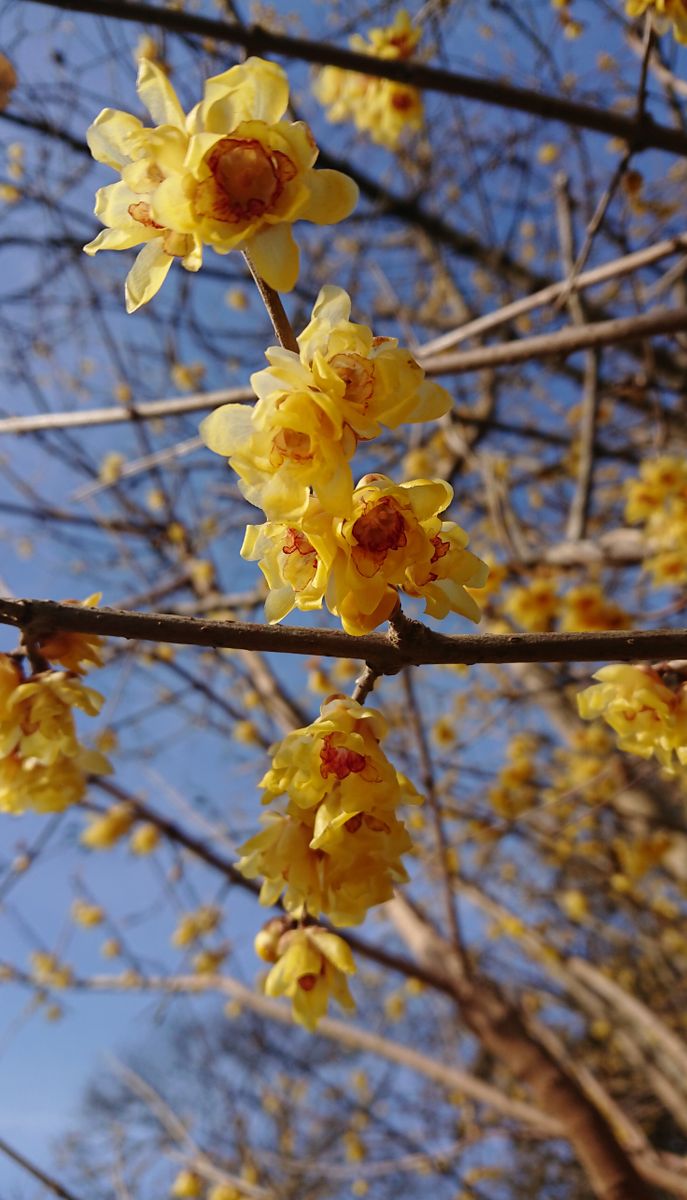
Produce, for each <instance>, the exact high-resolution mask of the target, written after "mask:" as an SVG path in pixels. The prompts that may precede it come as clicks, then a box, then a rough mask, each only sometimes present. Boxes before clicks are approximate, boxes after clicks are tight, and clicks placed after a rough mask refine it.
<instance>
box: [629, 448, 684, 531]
mask: <svg viewBox="0 0 687 1200" xmlns="http://www.w3.org/2000/svg"><path fill="white" fill-rule="evenodd" d="M625 494H626V504H625V518H626V520H628V521H630V522H631V523H633V524H634V523H636V522H639V521H649V520H650V519H651V518H652V517H654V516H656V515H657V514H658V515H659V516H660V514H661V512H662V511H663V510H664V508H665V506H666V502H668V501H671V500H673V499H683V500H686V499H687V461H685V459H684V458H678V457H676V456H671V455H667V454H664V455H662V456H661V457H659V458H653V459H648V460H647V461H646V462H643V463H642V465H641V467H640V468H639V479H631V480H629V481H628V482H627V484H626V488H625Z"/></svg>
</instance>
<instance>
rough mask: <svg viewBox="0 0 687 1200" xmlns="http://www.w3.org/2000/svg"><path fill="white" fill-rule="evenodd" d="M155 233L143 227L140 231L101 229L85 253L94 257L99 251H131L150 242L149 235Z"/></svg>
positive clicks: (132, 229)
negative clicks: (143, 243) (142, 243)
mask: <svg viewBox="0 0 687 1200" xmlns="http://www.w3.org/2000/svg"><path fill="white" fill-rule="evenodd" d="M154 233H155V230H154V229H144V227H143V225H139V226H138V229H135V228H133V227H132V228H130V229H101V231H100V233H99V234H98V236H97V237H94V238H93V241H92V242H88V244H87V245H86V246H84V251H85V253H86V254H90V255H91V256H92V255H94V254H97V253H98V251H99V250H130V249H131V247H132V246H140V244H141V242H147V241H149V240H150V239H149V237H148V236H147V235H151V236H152V235H153V234H154Z"/></svg>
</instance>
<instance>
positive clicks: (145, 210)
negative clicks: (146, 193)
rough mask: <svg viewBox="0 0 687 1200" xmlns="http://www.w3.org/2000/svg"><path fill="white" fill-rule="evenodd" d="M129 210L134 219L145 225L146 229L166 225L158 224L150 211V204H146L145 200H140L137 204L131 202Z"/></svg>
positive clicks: (162, 227) (159, 227)
mask: <svg viewBox="0 0 687 1200" xmlns="http://www.w3.org/2000/svg"><path fill="white" fill-rule="evenodd" d="M127 212H128V214H129V216H130V217H133V219H134V221H138V223H139V225H145V227H146V229H164V225H158V223H157V221H154V220H153V218H152V214H151V211H150V205H149V204H146V202H145V200H138V201H137V202H136V204H130V205H129V207H128V209H127Z"/></svg>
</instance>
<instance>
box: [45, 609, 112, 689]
mask: <svg viewBox="0 0 687 1200" xmlns="http://www.w3.org/2000/svg"><path fill="white" fill-rule="evenodd" d="M101 594H102V593H101V592H94V593H93V595H92V596H87V597H86V599H85V600H67V601H66V602H65V603H67V604H74V605H76V606H77V607H79V608H95V607H96V606H97V605H98V603H99V601H100V598H101ZM103 645H104V643H103V639H102V638H101V637H98V635H97V634H96V633H70V632H68V631H66V630H58V631H57V632H56V633H50V634H48V635H47V637H44V638H41V639H40V640H39V642H38V648H39V650H40V652H41V654H42V655H43V657H44V658H47V659H48V660H49V661H50V662H58V663H59V664H60V666H62V667H66V669H67V670H68V671H72V672H73V674H74V675H85V674H86V672H87V671H88V670H89V669H90V666H94V667H102V665H103V659H102V648H103Z"/></svg>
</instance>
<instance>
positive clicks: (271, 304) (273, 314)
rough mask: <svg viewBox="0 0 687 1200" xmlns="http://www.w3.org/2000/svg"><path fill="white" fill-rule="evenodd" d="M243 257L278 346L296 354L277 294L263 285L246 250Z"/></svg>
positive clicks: (296, 350)
mask: <svg viewBox="0 0 687 1200" xmlns="http://www.w3.org/2000/svg"><path fill="white" fill-rule="evenodd" d="M243 257H244V258H245V260H246V264H247V266H248V270H249V271H250V273H251V275H252V276H253V279H254V280H255V286H256V287H257V289H258V291H259V293H260V295H261V296H262V299H263V302H264V305H265V308H266V309H267V312H268V313H269V318H270V321H271V322H272V325H273V327H274V332H275V333H276V335H277V339H278V341H279V344H280V346H283V347H284V349H285V350H292V351H293V352H294V354H298V342H297V341H296V335H295V333H294V332H293V329H292V328H291V322H290V321H289V318H288V317H287V315H286V312H285V311H284V305H283V304H282V302H281V297H280V295H279V292H275V290H274V288H271V287H270V285H269V284H268V283H265V280H264V279H263V278H262V277H261V276H260V275H258V272H257V271H256V269H255V267H254V265H253V260H252V258H251V256H250V254H249V253H248V251H247V250H244V251H243Z"/></svg>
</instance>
